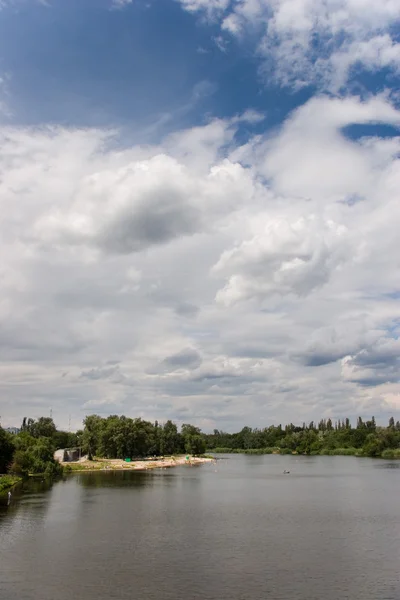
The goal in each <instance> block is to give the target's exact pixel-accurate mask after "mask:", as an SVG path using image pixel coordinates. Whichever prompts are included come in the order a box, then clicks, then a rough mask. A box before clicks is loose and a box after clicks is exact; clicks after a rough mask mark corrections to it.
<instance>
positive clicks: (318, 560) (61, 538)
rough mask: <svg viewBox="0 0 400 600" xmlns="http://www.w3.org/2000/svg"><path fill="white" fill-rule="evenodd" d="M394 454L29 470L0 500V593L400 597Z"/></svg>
mask: <svg viewBox="0 0 400 600" xmlns="http://www.w3.org/2000/svg"><path fill="white" fill-rule="evenodd" d="M398 465H399V463H394V462H390V461H381V462H379V461H374V460H369V459H357V458H354V457H304V459H303V457H279V456H278V457H276V456H265V457H262V456H261V457H260V456H255V457H252V456H230V457H227V458H226V460H220V461H218V463H217V464H216V465H205V466H203V467H201V468H199V469H191V468H185V467H182V468H176V469H170V470H166V471H159V470H157V471H151V472H147V473H145V472H132V471H130V472H129V471H127V472H101V473H100V472H96V473H83V474H79V475H71V476H69V477H68V478H66V480H65V481H61V482H58V483H56V484H54V485H53V486H52V487H48V484H46V483H45V482H29V485H28V489H27V493H26V494H24V495H22V496H21V495H17V497H16V498H14V499H13V503H12V505H11V506H10V507H9V509H6V510H1V511H0V598H1V600H3V598H4V600H5V599H6V598H7V600H8V599H11V600H14V599H15V600H17V599H18V600H38V599H40V600H70V599H71V598H77V599H79V600H110V599H114V598H115V599H118V600H120V599H124V598H129V599H132V598H138V599H140V600H153V599H161V598H162V599H163V600H177V599H178V600H179V599H181V598H182V599H191V600H197V599H201V600H228V599H229V600H247V599H248V600H250V599H251V600H261V599H262V600H265V599H268V598H270V599H271V600H280V599H282V600H283V599H284V600H289V599H290V600H320V599H321V598H324V600H337V599H339V598H340V599H342V598H343V599H349V600H378V599H383V598H384V599H386V600H399V598H400V585H399V576H398V565H399V556H400V525H399V519H398V497H399V492H400V471H399V469H398ZM284 470H290V475H284V474H283V471H284ZM40 486H42V487H40Z"/></svg>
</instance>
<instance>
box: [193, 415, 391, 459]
mask: <svg viewBox="0 0 400 600" xmlns="http://www.w3.org/2000/svg"><path fill="white" fill-rule="evenodd" d="M205 440H206V446H207V449H208V450H210V451H214V452H216V453H218V452H226V453H229V452H240V453H254V454H270V453H273V452H275V453H280V454H292V453H297V454H323V455H335V454H336V455H338V454H339V455H340V454H343V455H355V456H370V457H383V458H400V422H399V421H397V422H395V421H394V418H393V417H391V418H390V419H389V423H388V426H387V427H380V426H378V425H377V424H376V421H375V418H374V417H372V418H371V419H370V420H367V421H363V419H362V418H361V417H358V419H357V423H356V426H355V427H352V425H351V423H350V420H349V419H343V420H338V421H336V422H332V420H331V419H322V420H321V421H319V422H318V423H314V421H311V422H310V423H309V424H306V423H303V424H302V425H301V426H295V425H293V423H290V424H289V425H286V426H284V427H282V425H277V426H275V425H271V426H270V427H265V428H263V429H257V428H256V429H252V428H251V427H243V429H242V430H241V431H239V432H238V433H225V432H223V431H219V430H218V429H215V430H214V432H213V433H212V434H209V435H205Z"/></svg>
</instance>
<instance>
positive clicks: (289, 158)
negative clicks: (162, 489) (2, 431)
mask: <svg viewBox="0 0 400 600" xmlns="http://www.w3.org/2000/svg"><path fill="white" fill-rule="evenodd" d="M399 83H400V10H399V2H398V0H380V2H376V0H324V1H323V2H322V1H321V0H84V1H83V0H68V1H66V0H0V138H1V142H0V419H1V423H2V425H3V426H6V427H7V426H18V425H19V424H20V422H21V420H22V418H23V417H25V416H26V417H32V418H38V417H40V416H49V415H50V414H51V415H52V416H53V418H54V420H55V422H56V424H57V426H59V427H61V428H71V430H75V429H77V428H79V427H81V424H82V420H83V418H84V417H85V415H87V414H94V413H95V414H99V415H101V416H107V415H109V414H120V415H121V414H124V415H126V416H131V417H141V418H143V419H148V420H155V419H157V420H158V421H159V422H165V421H166V420H167V419H172V420H174V421H175V422H177V423H178V424H182V423H188V422H189V423H192V424H195V425H197V426H199V427H201V428H202V429H203V430H204V431H212V430H213V429H215V428H216V429H220V430H221V429H222V430H224V431H238V430H240V429H241V428H242V427H243V426H244V425H249V426H251V427H265V426H269V425H271V424H278V423H283V424H284V423H287V422H293V423H302V422H303V421H306V422H308V421H311V420H317V419H320V418H328V417H331V418H332V419H337V418H343V417H349V418H350V419H351V420H352V421H353V423H354V422H355V419H356V417H357V416H358V415H361V416H363V417H365V418H366V417H368V418H369V417H371V416H372V415H374V416H375V418H376V419H377V422H378V423H382V424H384V423H385V422H386V421H387V419H388V418H389V416H391V415H393V416H394V417H395V418H396V419H399V418H400V339H399V333H400V302H399V301H400V259H399V257H400V241H399V234H398V231H399V224H400V198H399V194H400V192H399V190H400V93H399V89H400V87H399Z"/></svg>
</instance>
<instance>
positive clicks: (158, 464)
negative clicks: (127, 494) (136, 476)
mask: <svg viewBox="0 0 400 600" xmlns="http://www.w3.org/2000/svg"><path fill="white" fill-rule="evenodd" d="M213 462H215V460H214V459H213V458H205V457H198V456H189V459H186V456H184V455H182V456H165V457H160V458H156V459H150V458H148V459H144V460H132V461H131V462H126V461H125V460H122V459H117V458H116V459H105V458H95V459H94V460H87V458H83V459H81V460H80V461H78V462H62V463H61V464H62V465H63V467H65V468H66V470H67V471H73V472H75V471H147V470H149V469H169V468H171V467H178V466H188V467H193V466H197V465H201V464H205V463H213Z"/></svg>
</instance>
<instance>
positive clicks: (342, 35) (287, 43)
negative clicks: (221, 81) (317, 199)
mask: <svg viewBox="0 0 400 600" xmlns="http://www.w3.org/2000/svg"><path fill="white" fill-rule="evenodd" d="M181 3H182V5H183V7H184V8H185V9H186V10H190V11H192V12H193V11H199V12H203V11H205V10H208V8H207V5H208V4H209V3H208V2H203V1H202V0H181ZM209 14H210V12H209ZM211 15H212V17H213V18H214V19H215V20H216V21H218V22H219V23H220V24H221V29H222V31H223V32H225V33H226V34H229V35H232V36H234V37H237V38H239V39H240V38H243V37H249V38H250V39H252V40H256V42H255V50H256V52H257V54H258V55H259V56H260V57H261V58H262V59H263V66H262V71H263V73H264V75H265V76H267V77H268V78H269V79H270V78H273V79H275V81H276V82H278V83H279V84H282V85H287V86H292V87H295V88H300V87H302V86H305V85H309V84H316V85H318V86H319V87H323V88H327V89H330V90H332V91H337V90H339V89H340V88H341V87H342V86H344V85H345V84H346V83H347V80H348V78H349V76H350V75H351V72H352V71H353V70H354V69H357V68H362V69H365V70H368V71H370V72H374V71H376V70H378V69H382V68H390V69H393V70H394V71H398V68H399V64H400V63H399V60H398V57H399V48H400V44H399V43H398V41H397V39H396V36H395V34H394V27H395V25H396V23H398V21H399V11H398V4H397V2H396V0H383V1H382V2H378V3H377V2H373V1H372V0H361V1H354V0H327V2H320V1H318V0H234V1H233V2H231V3H227V2H216V3H215V4H214V5H213V10H212V11H211Z"/></svg>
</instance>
